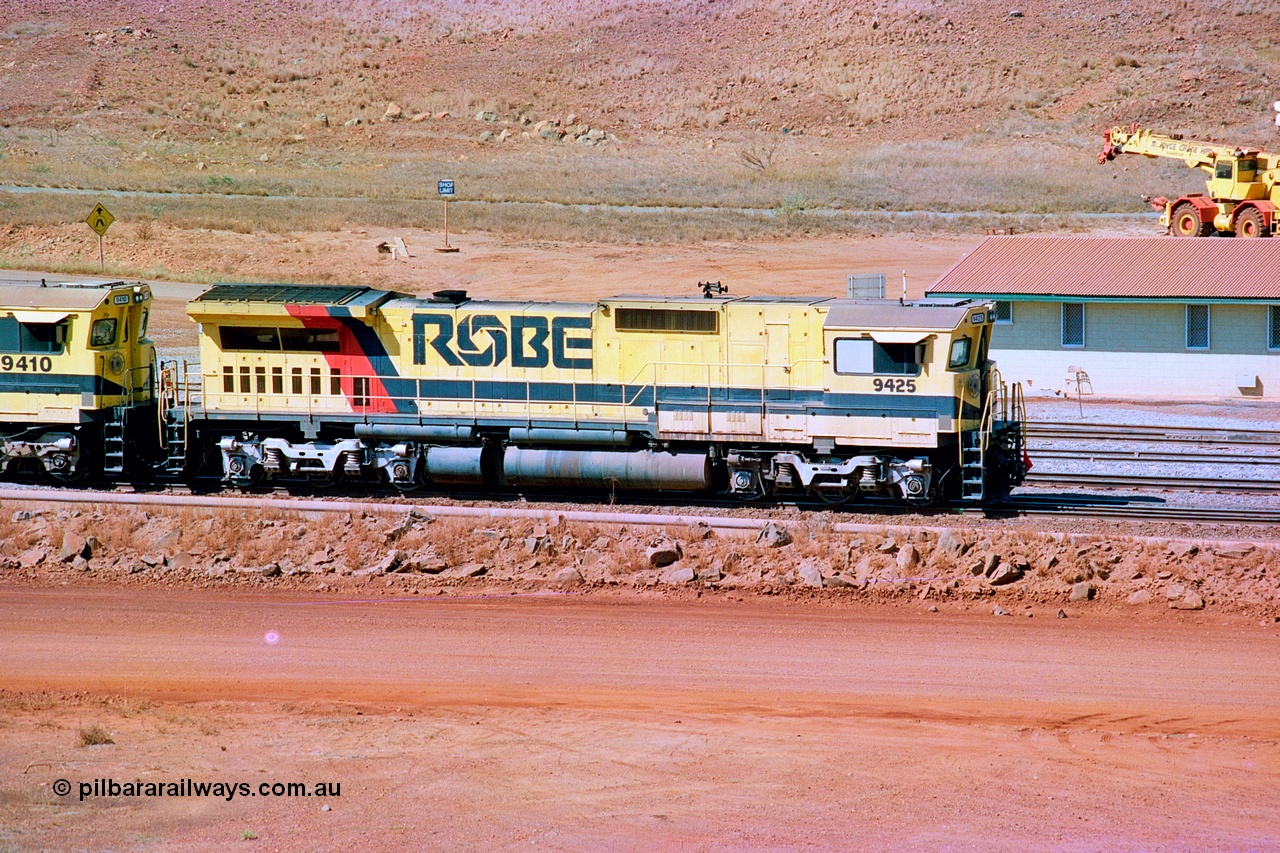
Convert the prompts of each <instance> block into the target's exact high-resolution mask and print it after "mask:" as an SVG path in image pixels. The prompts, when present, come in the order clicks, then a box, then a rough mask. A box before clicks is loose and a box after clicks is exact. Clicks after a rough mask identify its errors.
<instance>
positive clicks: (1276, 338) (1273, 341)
mask: <svg viewBox="0 0 1280 853" xmlns="http://www.w3.org/2000/svg"><path fill="white" fill-rule="evenodd" d="M1267 349H1276V350H1280V305H1269V306H1267Z"/></svg>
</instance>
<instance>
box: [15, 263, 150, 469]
mask: <svg viewBox="0 0 1280 853" xmlns="http://www.w3.org/2000/svg"><path fill="white" fill-rule="evenodd" d="M150 302H151V289H150V287H148V286H147V285H145V284H130V283H126V282H122V281H87V282H68V283H61V284H52V285H51V284H47V283H44V282H31V283H26V282H21V283H11V284H7V285H4V286H0V467H3V469H4V470H5V471H10V472H12V471H21V470H25V471H27V472H29V473H38V472H41V471H43V472H44V473H46V474H48V475H50V476H52V477H54V478H56V479H60V480H72V479H76V478H78V477H81V476H83V475H85V474H90V473H92V474H107V475H117V474H121V473H122V472H123V471H124V470H125V468H126V465H127V463H129V462H131V461H132V460H135V459H136V460H138V461H140V462H141V461H147V460H149V459H150V458H151V457H152V456H153V455H154V452H155V449H156V446H157V445H158V426H157V424H156V421H155V412H156V403H155V396H154V392H155V347H154V346H153V345H152V344H151V341H150V340H148V339H147V319H148V316H149V313H150V310H149V309H150Z"/></svg>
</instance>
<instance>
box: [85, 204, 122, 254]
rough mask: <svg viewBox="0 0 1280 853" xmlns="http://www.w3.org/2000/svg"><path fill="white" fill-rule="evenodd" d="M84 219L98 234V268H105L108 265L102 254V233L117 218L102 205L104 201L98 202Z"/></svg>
mask: <svg viewBox="0 0 1280 853" xmlns="http://www.w3.org/2000/svg"><path fill="white" fill-rule="evenodd" d="M84 221H85V223H86V224H87V225H88V226H89V227H90V228H92V229H93V231H94V233H95V234H97V235H98V269H99V270H105V269H106V268H107V265H106V261H105V259H104V258H103V256H102V235H104V234H106V233H107V229H108V228H110V227H111V223H112V222H115V221H116V218H115V217H114V216H112V215H111V211H109V210H107V209H106V208H105V207H103V206H102V202H98V203H97V204H95V205H94V206H93V210H92V211H90V213H89V215H88V216H87V217H86V218H85V220H84Z"/></svg>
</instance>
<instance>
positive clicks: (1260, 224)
mask: <svg viewBox="0 0 1280 853" xmlns="http://www.w3.org/2000/svg"><path fill="white" fill-rule="evenodd" d="M1236 236H1237V237H1266V236H1269V235H1268V234H1267V226H1266V223H1265V222H1264V220H1263V218H1262V211H1260V210H1258V209H1257V208H1252V207H1251V208H1249V209H1248V210H1246V211H1244V212H1243V213H1241V214H1240V215H1239V216H1238V217H1236Z"/></svg>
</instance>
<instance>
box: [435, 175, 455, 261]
mask: <svg viewBox="0 0 1280 853" xmlns="http://www.w3.org/2000/svg"><path fill="white" fill-rule="evenodd" d="M436 192H437V193H439V194H440V198H441V199H443V200H444V245H443V246H439V247H437V248H436V251H437V252H456V251H458V247H457V246H450V245H449V199H451V198H453V181H437V182H436Z"/></svg>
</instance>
